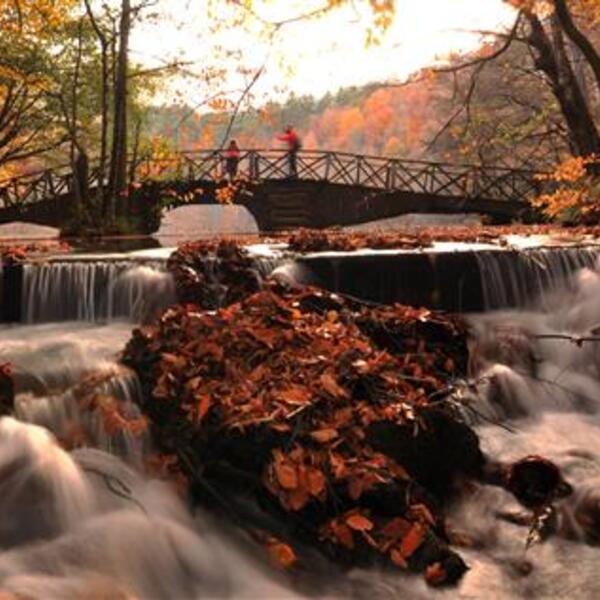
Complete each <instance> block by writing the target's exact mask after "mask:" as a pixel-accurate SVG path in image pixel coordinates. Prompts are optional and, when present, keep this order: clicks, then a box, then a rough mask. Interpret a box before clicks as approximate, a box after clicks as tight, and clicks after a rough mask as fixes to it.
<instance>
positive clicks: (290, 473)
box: [274, 462, 298, 490]
mask: <svg viewBox="0 0 600 600" xmlns="http://www.w3.org/2000/svg"><path fill="white" fill-rule="evenodd" d="M274 468H275V475H276V477H277V481H278V482H279V485H280V486H281V487H282V488H283V489H284V490H293V489H296V488H297V487H298V474H297V472H296V468H295V467H293V466H291V465H289V464H285V463H281V462H275V465H274Z"/></svg>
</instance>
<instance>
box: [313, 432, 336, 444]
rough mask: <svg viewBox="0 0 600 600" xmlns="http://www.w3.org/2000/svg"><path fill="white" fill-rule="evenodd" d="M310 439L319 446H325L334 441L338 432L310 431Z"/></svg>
mask: <svg viewBox="0 0 600 600" xmlns="http://www.w3.org/2000/svg"><path fill="white" fill-rule="evenodd" d="M310 437H311V438H312V439H313V440H316V441H317V442H319V443H320V444H325V443H327V442H331V440H335V439H336V438H337V437H338V432H337V429H318V430H316V431H312V432H311V434H310Z"/></svg>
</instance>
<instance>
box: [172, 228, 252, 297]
mask: <svg viewBox="0 0 600 600" xmlns="http://www.w3.org/2000/svg"><path fill="white" fill-rule="evenodd" d="M168 269H169V271H170V272H171V273H172V274H173V276H174V278H175V284H176V287H177V296H178V298H179V300H180V301H181V302H194V303H196V304H198V305H200V306H201V307H202V308H206V309H214V308H218V307H219V306H224V305H228V304H231V303H233V302H237V301H238V300H240V299H242V298H245V297H246V296H248V295H250V294H252V293H254V292H257V291H258V290H259V289H260V287H261V280H260V277H259V275H258V272H257V270H256V264H255V262H254V261H253V260H252V258H250V257H249V256H248V253H247V252H246V251H245V250H243V249H242V248H241V247H240V246H239V245H238V244H237V243H236V242H235V241H231V240H220V241H217V242H214V241H210V240H208V241H200V242H193V243H189V244H185V245H183V246H180V247H179V248H178V249H177V251H176V252H174V253H173V254H172V255H171V257H170V258H169V262H168Z"/></svg>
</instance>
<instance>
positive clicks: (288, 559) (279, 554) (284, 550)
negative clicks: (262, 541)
mask: <svg viewBox="0 0 600 600" xmlns="http://www.w3.org/2000/svg"><path fill="white" fill-rule="evenodd" d="M267 550H268V551H269V556H270V557H271V559H272V560H273V561H274V562H275V564H277V565H279V566H281V567H283V568H284V569H289V568H291V567H293V566H294V565H295V564H296V562H298V557H297V556H296V553H295V552H294V550H293V548H292V547H291V546H288V545H287V544H284V543H283V542H274V543H271V544H269V545H268V546H267Z"/></svg>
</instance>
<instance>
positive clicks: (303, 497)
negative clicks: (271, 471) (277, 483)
mask: <svg viewBox="0 0 600 600" xmlns="http://www.w3.org/2000/svg"><path fill="white" fill-rule="evenodd" d="M309 500H310V497H309V495H308V493H307V491H306V490H305V489H303V488H298V489H296V490H292V491H291V492H290V495H289V498H288V502H287V504H288V506H289V507H290V508H291V509H292V510H301V509H303V508H304V507H305V506H306V505H307V504H308V501H309Z"/></svg>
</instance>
